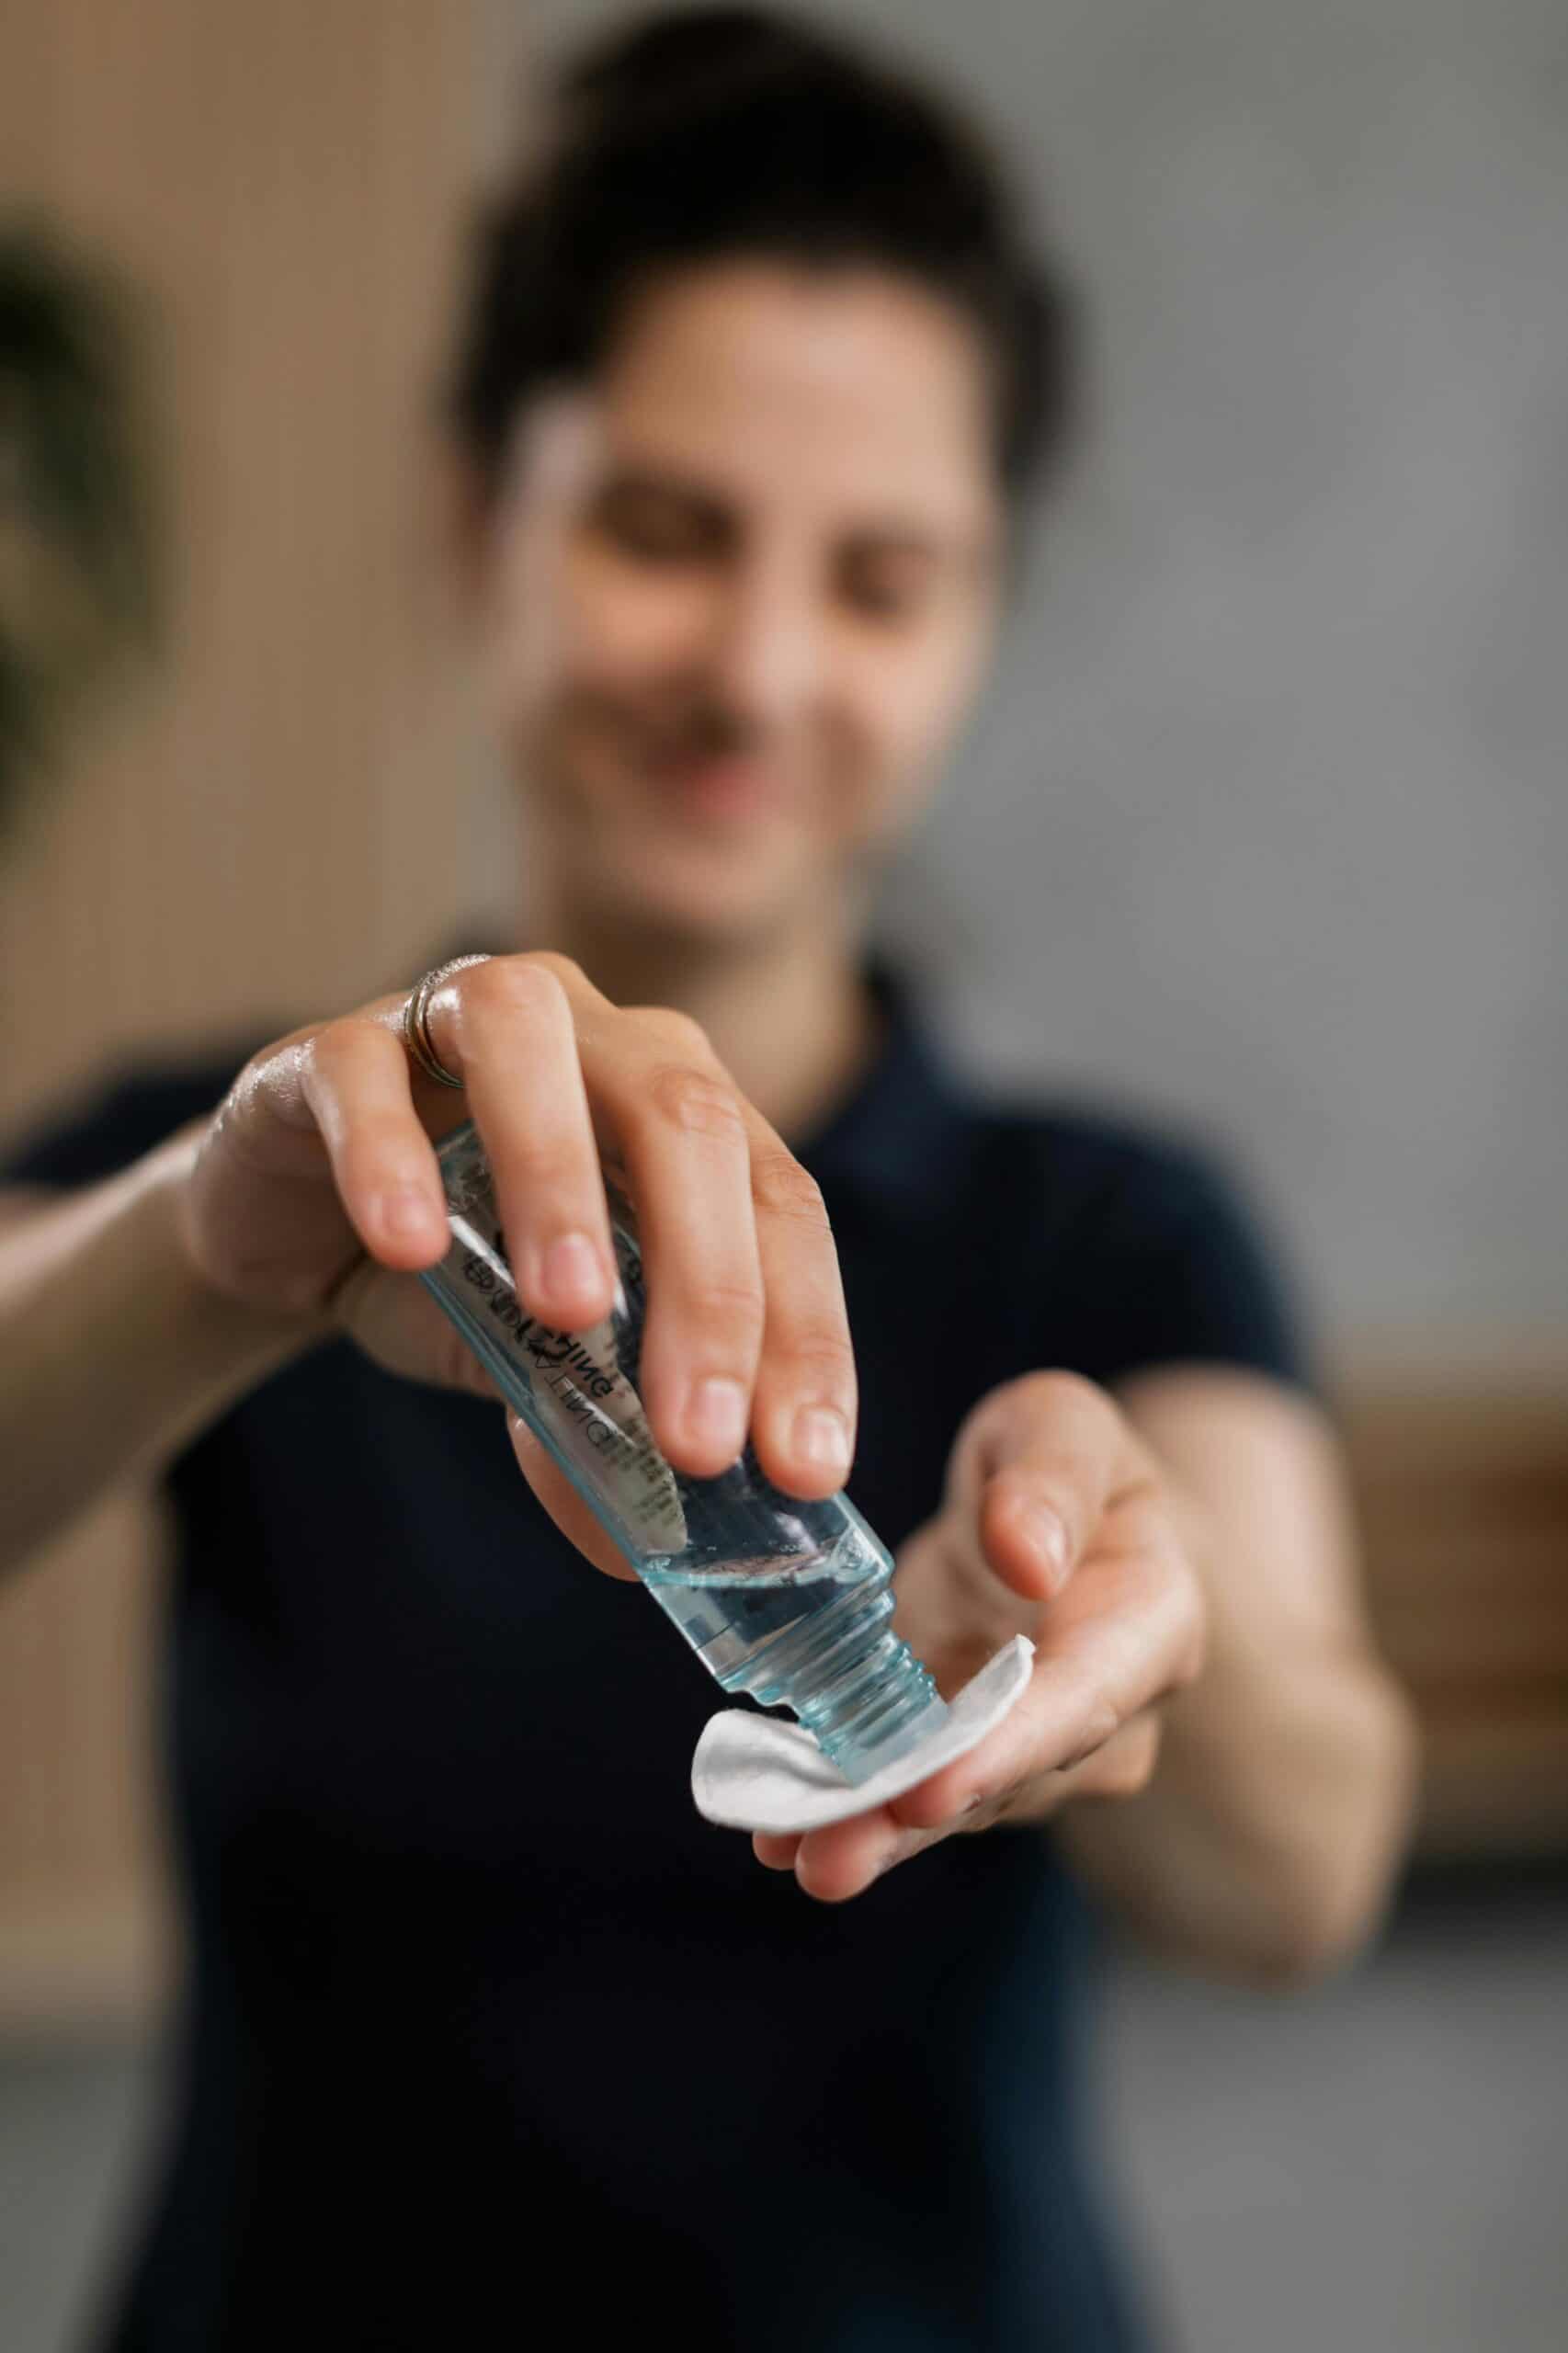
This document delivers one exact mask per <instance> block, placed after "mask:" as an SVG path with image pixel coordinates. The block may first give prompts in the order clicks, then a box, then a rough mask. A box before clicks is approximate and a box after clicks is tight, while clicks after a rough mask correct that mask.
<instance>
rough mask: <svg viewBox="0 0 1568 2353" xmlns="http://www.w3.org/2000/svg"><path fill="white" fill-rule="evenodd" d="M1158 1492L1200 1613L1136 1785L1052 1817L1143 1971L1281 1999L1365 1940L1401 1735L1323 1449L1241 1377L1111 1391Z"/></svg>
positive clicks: (1405, 1772) (1283, 1407)
mask: <svg viewBox="0 0 1568 2353" xmlns="http://www.w3.org/2000/svg"><path fill="white" fill-rule="evenodd" d="M1116 1395H1117V1399H1118V1402H1119V1404H1120V1406H1121V1408H1122V1411H1123V1413H1124V1414H1125V1415H1126V1417H1127V1419H1128V1421H1129V1422H1130V1424H1131V1427H1133V1429H1134V1430H1135V1431H1136V1432H1137V1433H1138V1435H1139V1436H1140V1437H1141V1438H1142V1440H1143V1441H1144V1443H1145V1445H1146V1446H1147V1447H1148V1448H1149V1449H1150V1451H1151V1453H1152V1454H1153V1457H1154V1459H1155V1461H1157V1463H1158V1464H1159V1465H1160V1466H1161V1468H1162V1470H1163V1472H1164V1473H1165V1491H1166V1498H1167V1504H1168V1506H1169V1508H1170V1509H1171V1511H1172V1512H1173V1513H1174V1515H1175V1516H1176V1519H1177V1522H1178V1525H1179V1527H1180V1528H1181V1529H1182V1531H1183V1534H1184V1538H1185V1549H1186V1551H1187V1557H1188V1559H1189V1560H1190V1562H1191V1563H1192V1564H1193V1566H1194V1567H1195V1569H1196V1571H1197V1573H1198V1576H1199V1583H1200V1585H1201V1586H1202V1589H1203V1594H1204V1598H1205V1602H1206V1605H1207V1637H1206V1649H1205V1661H1204V1665H1203V1668H1202V1671H1201V1673H1200V1674H1199V1677H1197V1679H1196V1680H1195V1681H1194V1682H1192V1683H1190V1684H1189V1685H1187V1687H1186V1688H1183V1689H1180V1690H1176V1691H1175V1692H1173V1693H1172V1694H1171V1695H1170V1696H1169V1697H1168V1698H1167V1699H1165V1701H1164V1702H1163V1704H1162V1707H1161V1710H1160V1716H1161V1738H1160V1742H1159V1746H1158V1751H1157V1754H1156V1756H1155V1758H1154V1762H1153V1770H1152V1772H1151V1773H1150V1775H1149V1777H1148V1779H1147V1780H1146V1782H1145V1784H1144V1786H1143V1787H1142V1788H1141V1789H1137V1790H1134V1791H1132V1792H1131V1794H1127V1795H1124V1796H1121V1797H1120V1798H1119V1799H1118V1800H1116V1801H1115V1802H1107V1800H1106V1799H1104V1798H1099V1797H1093V1798H1081V1799H1077V1800H1075V1801H1074V1802H1069V1803H1068V1804H1067V1805H1065V1806H1064V1807H1063V1809H1062V1813H1061V1814H1060V1815H1059V1817H1058V1820H1057V1836H1058V1837H1059V1839H1060V1841H1061V1844H1062V1847H1063V1850H1064V1851H1065V1853H1066V1855H1067V1857H1068V1858H1069V1859H1070V1860H1071V1862H1072V1863H1073V1865H1074V1867H1075V1869H1076V1870H1078V1871H1079V1872H1080V1873H1081V1874H1082V1876H1083V1877H1084V1878H1085V1880H1087V1881H1089V1882H1090V1883H1091V1884H1092V1885H1093V1886H1094V1887H1095V1888H1096V1891H1098V1892H1099V1893H1101V1894H1102V1895H1103V1896H1105V1897H1106V1898H1107V1899H1108V1901H1109V1903H1110V1904H1112V1906H1113V1907H1114V1908H1115V1909H1116V1910H1117V1911H1118V1912H1119V1914H1120V1915H1121V1916H1122V1917H1123V1919H1124V1920H1125V1921H1126V1923H1127V1924H1128V1926H1129V1927H1131V1929H1132V1930H1133V1932H1134V1933H1135V1934H1136V1935H1137V1936H1138V1937H1139V1938H1140V1939H1141V1940H1142V1941H1144V1942H1146V1943H1148V1944H1149V1945H1150V1946H1151V1947H1152V1948H1153V1949H1155V1950H1157V1951H1159V1952H1160V1953H1161V1954H1163V1955H1165V1956H1166V1957H1168V1958H1171V1959H1174V1960H1176V1961H1184V1962H1187V1963H1189V1964H1191V1965H1194V1966H1196V1967H1199V1968H1201V1969H1204V1970H1206V1971H1210V1972H1218V1973H1219V1974H1221V1975H1224V1976H1231V1977H1235V1978H1239V1979H1241V1980H1242V1981H1243V1982H1245V1983H1249V1984H1260V1985H1266V1986H1267V1985H1293V1984H1299V1983H1301V1982H1304V1981H1308V1980H1311V1979H1312V1978H1313V1977H1316V1976H1318V1975H1320V1974H1321V1973H1322V1972H1324V1971H1325V1970H1327V1969H1330V1968H1332V1967H1334V1966H1335V1965H1336V1964H1338V1963H1339V1962H1341V1961H1344V1960H1346V1958H1347V1957H1348V1956H1349V1955H1350V1954H1351V1953H1352V1952H1353V1951H1354V1949H1356V1948H1357V1947H1358V1945H1359V1944H1360V1943H1361V1942H1362V1941H1363V1940H1364V1939H1365V1938H1367V1937H1368V1936H1369V1933H1370V1932H1371V1930H1372V1929H1373V1927H1375V1926H1376V1924H1377V1922H1378V1919H1379V1917H1380V1916H1381V1912H1382V1909H1383V1907H1384V1904H1385V1902H1386V1898H1387V1893H1388V1889H1389V1886H1390V1882H1391V1881H1392V1875H1393V1872H1394V1870H1396V1868H1397V1865H1398V1863H1399V1860H1400V1858H1401V1855H1402V1853H1403V1847H1404V1843H1405V1840H1406V1837H1407V1835H1408V1829H1409V1823H1410V1817H1411V1812H1412V1806H1413V1801H1414V1795H1415V1771H1416V1744H1415V1730H1414V1723H1413V1718H1412V1715H1411V1711H1410V1709H1409V1706H1408V1704H1407V1702H1406V1701H1405V1699H1404V1698H1403V1694H1402V1693H1401V1691H1400V1689H1399V1687H1398V1685H1397V1684H1396V1683H1395V1682H1394V1681H1393V1679H1392V1677H1391V1676H1390V1675H1389V1673H1388V1671H1387V1669H1386V1668H1385V1667H1384V1666H1383V1665H1382V1664H1381V1661H1380V1660H1379V1658H1378V1656H1377V1654H1376V1652H1375V1650H1374V1647H1373V1644H1372V1641H1371V1637H1370V1633H1369V1628H1368V1623H1367V1619H1366V1614H1365V1610H1364V1608H1363V1604H1362V1600H1361V1595H1360V1590H1359V1584H1358V1565H1357V1555H1356V1541H1355V1536H1354V1530H1353V1525H1352V1519H1351V1514H1350V1509H1349V1505H1348V1500H1347V1495H1346V1482H1345V1476H1344V1472H1343V1468H1342V1464H1341V1461H1340V1456H1339V1449H1338V1446H1337V1442H1336V1440H1335V1436H1334V1433H1333V1430H1332V1428H1331V1427H1330V1425H1329V1422H1328V1420H1327V1417H1326V1416H1325V1415H1324V1414H1323V1413H1322V1411H1321V1410H1320V1409H1319V1408H1318V1407H1317V1406H1315V1405H1314V1404H1312V1402H1311V1401H1310V1400H1308V1399H1306V1398H1305V1397H1303V1396H1301V1395H1300V1394H1299V1393H1298V1392H1295V1391H1293V1390H1290V1389H1288V1388H1286V1387H1285V1386H1284V1385H1283V1384H1281V1383H1279V1382H1277V1381H1270V1380H1268V1379H1267V1378H1266V1377H1264V1376H1262V1375H1259V1374H1253V1373H1245V1372H1240V1371H1234V1370H1225V1369H1222V1368H1221V1367H1218V1366H1197V1365H1195V1366H1190V1367H1171V1368H1162V1369H1160V1370H1156V1371H1152V1372H1149V1373H1145V1374H1142V1375H1141V1376H1139V1377H1138V1378H1136V1379H1134V1380H1132V1381H1128V1382H1126V1383H1124V1384H1122V1386H1121V1387H1120V1388H1119V1390H1118V1391H1117V1392H1116Z"/></svg>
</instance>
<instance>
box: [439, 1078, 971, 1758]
mask: <svg viewBox="0 0 1568 2353" xmlns="http://www.w3.org/2000/svg"><path fill="white" fill-rule="evenodd" d="M437 1156H438V1158H439V1160H440V1164H441V1174H442V1180H443V1183H444V1185H445V1188H446V1195H447V1211H448V1222H449V1225H450V1227H451V1234H452V1240H451V1246H450V1248H449V1250H448V1253H447V1256H446V1257H445V1258H444V1259H443V1260H442V1261H441V1262H440V1264H439V1265H438V1266H436V1267H431V1268H429V1269H428V1270H427V1271H426V1272H425V1273H424V1274H422V1276H421V1278H420V1279H421V1281H423V1282H424V1283H425V1284H426V1285H427V1287H428V1288H429V1290H431V1291H432V1292H433V1293H434V1295H435V1297H436V1299H437V1301H438V1302H439V1303H440V1305H441V1307H442V1308H443V1309H444V1310H445V1312H446V1313H447V1314H448V1315H449V1316H450V1318H451V1320H452V1322H453V1323H454V1324H456V1325H457V1327H458V1329H459V1330H460V1332H461V1333H462V1335H463V1336H464V1337H465V1339H467V1340H468V1342H469V1344H470V1346H471V1347H472V1348H473V1349H474V1350H475V1352H476V1353H477V1355H478V1356H479V1357H480V1358H482V1359H483V1363H484V1364H485V1366H486V1367H487V1368H488V1370H489V1371H490V1372H491V1374H492V1376H493V1377H494V1380H495V1381H496V1383H497V1385H498V1386H499V1387H500V1388H501V1390H502V1391H503V1392H504V1393H505V1394H506V1397H507V1399H508V1400H509V1401H510V1403H511V1404H513V1405H514V1406H515V1407H516V1409H517V1412H518V1413H519V1414H520V1415H522V1417H523V1419H524V1420H525V1421H526V1422H527V1423H528V1427H529V1428H530V1429H531V1430H532V1431H533V1432H534V1433H535V1435H536V1436H537V1437H538V1438H540V1440H541V1441H542V1443H543V1444H544V1445H545V1446H546V1447H547V1448H548V1449H549V1450H550V1452H551V1455H552V1456H553V1458H554V1460H555V1461H557V1462H558V1463H559V1464H560V1466H561V1468H562V1471H563V1472H565V1474H566V1476H567V1477H568V1478H569V1479H570V1480H571V1482H572V1483H573V1485H574V1487H575V1488H576V1490H577V1492H578V1494H579V1495H581V1496H582V1497H583V1499H584V1501H585V1503H586V1504H587V1505H588V1506H590V1508H591V1509H592V1510H593V1511H594V1512H595V1513H596V1515H597V1518H599V1520H600V1521H601V1523H602V1524H603V1526H604V1527H605V1528H606V1529H607V1530H608V1533H609V1535H610V1537H611V1539H612V1540H614V1542H615V1543H616V1544H617V1546H618V1547H619V1550H620V1551H621V1552H623V1553H624V1554H625V1555H626V1558H627V1560H628V1561H629V1562H630V1563H631V1565H632V1567H633V1568H634V1569H635V1570H636V1572H637V1574H638V1575H639V1576H640V1577H641V1578H642V1581H643V1582H644V1584H646V1585H647V1586H649V1588H650V1589H651V1591H652V1592H653V1594H654V1595H655V1597H657V1599H658V1601H659V1602H660V1604H661V1605H662V1607H663V1608H664V1609H665V1611H666V1612H667V1614H668V1615H669V1616H670V1617H671V1618H672V1619H673V1620H675V1623H676V1626H678V1627H679V1629H680V1631H681V1632H682V1633H683V1634H684V1635H685V1637H686V1639H687V1642H688V1643H690V1645H691V1647H692V1649H693V1650H694V1651H695V1652H696V1653H697V1655H698V1657H699V1659H700V1660H701V1661H702V1663H703V1665H705V1666H706V1667H707V1668H708V1670H709V1672H710V1674H712V1675H713V1676H715V1677H717V1678H718V1680H719V1682H720V1683H721V1684H722V1686H723V1688H724V1689H725V1690H726V1691H746V1692H749V1693H750V1694H751V1696H752V1697H753V1698H754V1699H756V1700H757V1701H758V1702H759V1703H760V1704H761V1705H762V1706H764V1707H778V1706H784V1707H787V1708H790V1709H791V1710H792V1711H794V1713H795V1714H796V1715H797V1716H798V1717H799V1719H800V1721H801V1723H802V1724H803V1725H804V1726H805V1727H806V1729H807V1731H809V1732H810V1733H812V1735H813V1737H814V1738H815V1739H816V1740H817V1742H818V1743H819V1744H820V1745H821V1747H822V1748H823V1750H824V1752H825V1754H826V1755H827V1756H829V1757H830V1758H831V1759H832V1761H833V1762H834V1764H835V1765H836V1766H837V1768H838V1769H839V1770H840V1772H841V1773H843V1775H844V1776H845V1779H846V1780H849V1781H862V1780H864V1779H867V1777H868V1776H869V1774H871V1773H873V1772H875V1771H876V1770H877V1769H878V1768H880V1767H881V1766H882V1765H885V1764H887V1763H889V1762H890V1761H891V1760H892V1758H894V1757H896V1756H902V1755H903V1753H904V1752H905V1750H907V1749H909V1748H911V1747H913V1746H914V1745H915V1742H916V1741H918V1740H923V1739H924V1738H925V1737H926V1734H927V1733H930V1732H932V1731H934V1730H935V1729H936V1728H937V1725H938V1724H939V1722H941V1720H942V1717H943V1715H944V1714H945V1712H946V1710H945V1705H944V1702H943V1700H942V1699H941V1697H940V1695H939V1694H938V1692H937V1688H936V1686H935V1684H934V1683H933V1681H932V1679H931V1677H930V1674H929V1673H928V1671H927V1670H926V1667H925V1666H923V1665H921V1663H920V1661H919V1660H918V1659H917V1658H916V1657H915V1654H914V1653H913V1652H912V1651H911V1650H910V1648H909V1646H908V1644H907V1643H904V1642H903V1641H901V1640H900V1638H899V1637H898V1636H897V1635H896V1634H895V1633H894V1632H893V1631H892V1627H891V1626H890V1624H889V1622H888V1621H889V1619H890V1618H891V1616H892V1593H891V1591H890V1589H889V1580H890V1578H891V1577H892V1558H891V1556H890V1555H889V1553H888V1552H887V1551H886V1548H885V1547H884V1546H883V1545H882V1544H881V1543H880V1542H879V1541H878V1540H877V1538H876V1537H875V1536H874V1535H873V1534H872V1532H871V1530H870V1529H869V1528H868V1526H867V1525H866V1522H865V1521H864V1520H863V1519H862V1518H861V1517H860V1515H859V1513H858V1511H857V1510H856V1508H855V1506H854V1505H853V1504H852V1503H851V1502H850V1501H849V1499H848V1497H847V1495H844V1494H842V1493H840V1494H838V1495H829V1496H827V1497H826V1498H824V1500H823V1501H821V1502H812V1501H808V1500H806V1499H805V1498H803V1497H801V1496H798V1495H786V1494H784V1493H783V1492H782V1491H781V1490H780V1489H779V1488H778V1487H776V1486H774V1485H773V1483H772V1482H771V1481H770V1480H768V1479H767V1478H766V1477H765V1476H764V1474H763V1472H762V1471H761V1469H760V1468H759V1466H758V1464H757V1461H756V1456H755V1455H754V1453H753V1451H752V1449H751V1446H750V1444H749V1443H748V1444H747V1446H746V1449H745V1451H744V1453H743V1454H742V1455H741V1456H740V1458H739V1460H738V1461H735V1462H734V1463H733V1464H732V1465H731V1467H730V1468H729V1469H728V1470H727V1471H724V1472H721V1473H720V1475H719V1476H718V1477H717V1478H716V1479H693V1478H687V1476H686V1475H685V1473H684V1472H679V1471H676V1470H675V1469H674V1468H673V1467H672V1465H671V1464H670V1463H669V1462H668V1461H666V1460H665V1456H664V1455H663V1454H662V1453H661V1452H660V1450H659V1449H658V1447H657V1446H656V1445H655V1444H654V1442H653V1436H652V1433H651V1432H650V1430H649V1427H648V1424H647V1421H646V1419H645V1417H644V1415H643V1412H642V1400H641V1398H640V1396H639V1394H638V1391H637V1376H638V1366H639V1359H640V1356H641V1351H642V1324H643V1315H644V1311H645V1303H646V1302H645V1299H644V1293H643V1286H642V1250H641V1247H640V1245H639V1242H638V1234H637V1222H636V1215H635V1212H634V1211H633V1208H632V1205H631V1201H630V1199H628V1197H627V1193H626V1190H625V1187H624V1185H623V1184H622V1183H621V1182H620V1181H619V1177H618V1175H617V1173H616V1172H615V1171H614V1170H613V1169H610V1168H608V1167H607V1168H606V1169H605V1171H604V1181H605V1193H606V1199H607V1200H608V1206H609V1213H610V1227H611V1232H612V1233H613V1235H614V1239H615V1249H616V1259H617V1265H618V1270H619V1282H618V1284H617V1287H616V1298H615V1305H614V1307H613V1308H612V1310H611V1312H610V1313H609V1314H608V1316H606V1317H605V1319H604V1321H603V1322H602V1323H600V1324H595V1325H594V1326H593V1327H592V1328H591V1329H590V1330H587V1331H584V1332H574V1333H567V1332H558V1331H554V1330H552V1329H551V1327H550V1326H549V1325H547V1324H541V1323H540V1322H539V1321H538V1319H537V1318H535V1317H534V1316H531V1315H530V1314H529V1313H528V1310H527V1309H526V1308H525V1307H524V1306H523V1304H522V1302H520V1301H519V1299H518V1298H517V1290H516V1288H515V1286H514V1284H513V1281H512V1274H511V1268H510V1267H509V1266H508V1264H507V1261H506V1239H505V1235H504V1234H503V1233H502V1231H501V1227H500V1222H499V1216H498V1211H497V1208H496V1203H495V1197H494V1189H493V1188H492V1185H491V1181H490V1171H489V1167H488V1165H487V1164H486V1161H485V1158H484V1151H483V1144H482V1143H481V1142H480V1138H479V1135H478V1133H477V1131H476V1130H475V1129H474V1127H473V1125H472V1121H470V1122H469V1123H467V1124H466V1125H464V1126H463V1127H460V1128H459V1129H458V1130H457V1131H455V1132H454V1133H453V1134H451V1135H449V1136H448V1137H447V1138H446V1139H445V1140H444V1142H442V1143H441V1145H440V1146H439V1148H438V1155H437Z"/></svg>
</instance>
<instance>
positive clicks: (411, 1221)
mask: <svg viewBox="0 0 1568 2353" xmlns="http://www.w3.org/2000/svg"><path fill="white" fill-rule="evenodd" d="M376 1208H377V1214H378V1215H379V1217H380V1219H381V1224H382V1226H383V1227H384V1228H385V1230H386V1232H387V1233H395V1234H396V1235H397V1237H398V1239H399V1241H401V1242H413V1241H417V1240H423V1238H424V1237H425V1236H426V1234H428V1233H431V1232H432V1230H433V1222H434V1211H433V1209H432V1206H431V1203H430V1201H429V1200H428V1199H427V1198H426V1195H425V1193H424V1192H423V1191H422V1190H421V1189H420V1188H419V1187H418V1186H417V1185H394V1186H393V1188H392V1190H391V1192H389V1193H383V1194H382V1195H381V1199H380V1200H379V1202H378V1203H377V1205H376Z"/></svg>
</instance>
